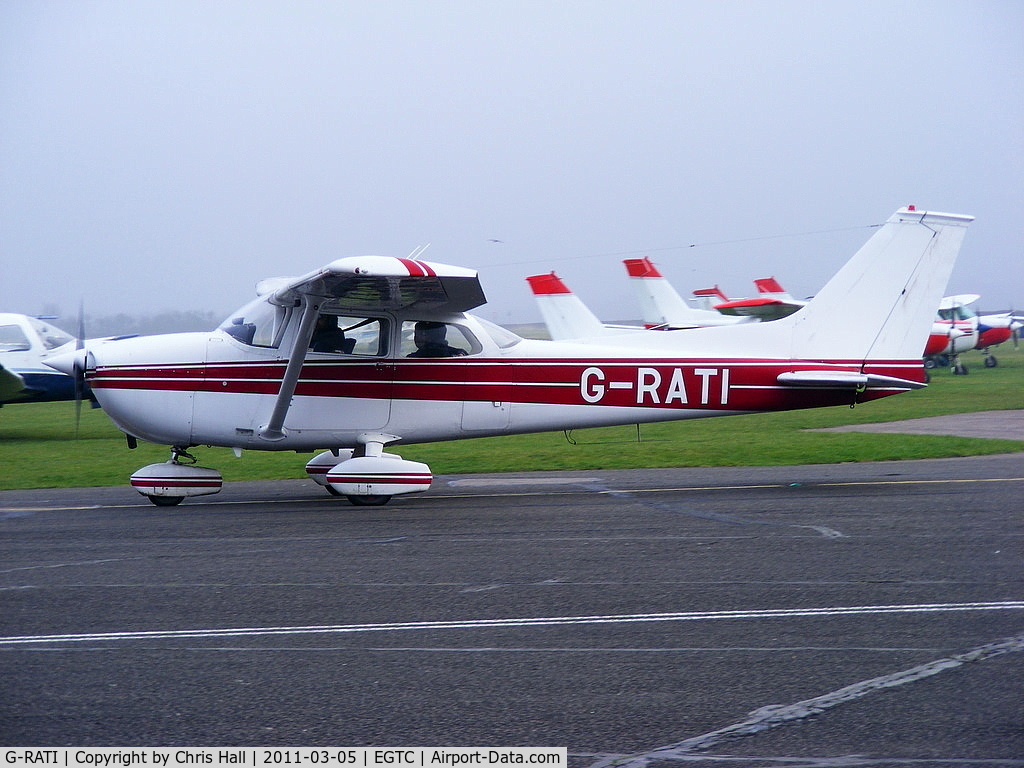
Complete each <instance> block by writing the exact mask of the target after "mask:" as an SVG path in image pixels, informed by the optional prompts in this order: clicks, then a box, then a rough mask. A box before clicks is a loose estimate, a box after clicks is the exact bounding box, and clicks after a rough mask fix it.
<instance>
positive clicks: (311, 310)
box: [51, 209, 973, 504]
mask: <svg viewBox="0 0 1024 768" xmlns="http://www.w3.org/2000/svg"><path fill="white" fill-rule="evenodd" d="M972 220H973V219H972V217H970V216H962V215H956V214H944V213H932V212H925V211H916V210H912V209H901V210H900V211H897V212H896V213H895V214H894V215H893V216H892V217H891V218H890V219H889V220H888V222H887V223H886V224H885V225H883V226H882V227H881V228H879V229H878V230H877V231H876V232H875V234H874V235H873V236H872V237H871V239H870V240H869V241H868V242H867V243H866V244H865V245H864V246H863V247H862V248H861V249H860V250H859V251H858V252H857V253H856V254H855V255H854V256H853V258H852V259H851V260H850V261H849V262H847V264H846V265H845V266H843V267H842V268H841V269H840V270H839V272H838V273H837V274H836V275H835V277H833V278H832V280H830V281H829V283H828V284H827V285H826V286H825V287H824V288H822V290H821V291H820V292H819V293H818V295H817V296H816V297H815V298H814V299H813V300H812V301H811V302H810V303H808V305H807V306H806V307H804V308H803V309H802V310H801V311H799V312H797V313H796V314H794V315H791V316H790V317H788V318H784V319H782V320H778V321H776V322H773V323H752V324H743V325H737V326H727V327H717V328H705V329H701V330H699V331H669V332H664V333H651V332H646V333H638V332H630V331H624V332H622V333H620V334H612V335H609V336H607V337H605V338H604V339H603V340H602V343H600V344H577V343H571V342H555V341H535V340H526V339H521V338H519V337H518V336H516V335H514V334H512V333H510V332H508V331H506V330H504V329H502V328H499V327H497V326H495V325H493V324H491V323H489V322H487V321H484V320H482V319H480V318H477V317H474V316H473V315H470V314H467V311H468V310H470V309H472V308H474V307H477V306H479V305H480V304H482V303H484V300H485V299H484V295H483V292H482V290H481V287H480V283H479V280H478V277H477V274H476V272H474V271H471V270H468V269H463V268H460V267H454V266H448V265H444V264H435V263H428V262H423V261H418V260H413V259H400V258H391V257H379V256H367V257H354V258H343V259H339V260H337V261H334V262H331V263H330V264H328V265H327V266H325V267H323V268H321V269H318V270H316V271H314V272H311V273H309V274H307V275H305V276H304V277H300V278H295V279H284V280H279V281H276V282H274V283H273V284H267V283H264V285H263V289H264V292H263V293H262V295H260V297H259V298H258V299H257V300H255V301H254V302H252V303H251V304H249V305H247V306H246V307H244V308H243V309H241V310H240V311H239V312H237V313H236V314H235V315H234V316H232V318H231V319H229V320H228V321H227V322H225V323H224V324H223V325H222V326H221V327H220V328H219V329H218V330H216V331H213V332H210V333H184V334H171V335H165V336H155V337H148V338H137V339H129V340H124V341H114V342H108V343H101V344H95V345H89V347H88V349H87V351H85V352H78V353H72V354H68V355H66V356H64V358H63V359H62V360H53V361H51V364H52V365H54V366H56V367H59V368H60V369H62V370H65V371H66V372H72V371H73V370H74V369H75V368H76V366H77V367H79V368H81V369H82V370H84V372H85V374H84V375H85V378H86V380H87V381H88V382H89V384H90V385H91V386H92V389H93V392H94V393H95V395H96V397H97V398H98V399H99V401H100V403H101V404H102V406H103V408H104V411H105V412H106V413H107V414H108V415H109V416H110V418H111V419H112V420H113V421H114V422H115V424H117V426H118V427H119V428H120V429H122V430H123V431H124V432H125V433H126V434H127V435H128V436H129V444H131V443H132V441H133V440H135V439H136V438H137V439H142V440H147V441H150V442H154V443H162V444H166V445H170V446H171V459H170V461H168V462H166V463H163V464H151V465H149V466H147V467H143V468H142V469H140V470H139V471H138V472H136V473H135V474H134V475H132V478H131V483H132V485H133V486H134V487H135V488H136V489H137V490H138V491H139V492H140V493H142V494H144V495H146V496H149V497H150V498H151V499H152V500H153V501H154V503H157V504H174V503H177V502H179V501H181V499H182V498H184V497H186V496H198V495H202V494H208V493H216V492H217V491H218V490H220V487H221V476H220V473H219V472H217V471H216V470H214V469H209V468H204V467H197V466H192V465H190V464H189V463H187V462H191V461H194V459H192V457H190V456H189V454H188V453H187V450H188V449H189V448H191V447H193V446H196V445H220V446H227V447H231V448H233V449H235V450H236V452H238V453H240V452H241V451H242V450H243V449H256V450H278V451H283V450H287V451H292V450H294V451H306V450H311V449H316V448H326V449H328V450H327V451H325V452H324V453H322V454H320V455H319V456H318V457H316V458H314V459H313V460H312V461H311V462H309V464H308V465H307V472H309V473H310V475H311V476H313V477H314V478H315V479H318V481H319V482H320V483H322V484H325V485H326V486H327V488H328V489H329V490H330V491H331V492H332V493H336V494H342V495H345V496H347V497H349V499H350V500H352V501H353V503H357V504H380V503H384V502H386V501H387V500H388V499H389V498H390V497H391V496H394V495H399V494H406V493H415V492H420V491H425V490H427V489H428V488H429V486H430V483H431V479H432V477H431V473H430V469H429V467H428V466H427V465H426V464H423V463H420V462H414V461H408V460H405V459H402V458H401V457H399V456H397V455H393V454H388V453H386V452H384V450H383V449H384V446H386V445H388V444H391V443H422V442H432V441H438V440H456V439H460V438H466V437H480V436H484V435H506V434H512V433H525V432H544V431H560V430H564V429H576V428H583V427H596V426H606V425H614V424H634V423H640V422H656V421H669V420H678V419H686V418H697V417H707V416H724V415H728V414H736V413H752V412H758V411H774V410H789V409H795V408H813V407H819V406H827V405H845V406H849V405H852V404H854V403H860V402H865V401H869V400H874V399H877V398H880V397H885V396H888V395H892V394H896V393H899V392H904V391H907V390H909V389H916V388H918V387H922V386H924V383H923V382H924V378H925V372H924V369H923V366H922V363H921V349H922V347H923V346H924V342H925V339H926V338H927V336H928V333H929V330H930V328H931V325H932V320H933V318H934V315H935V307H936V306H937V305H938V302H939V299H940V298H941V297H942V292H943V289H944V287H945V285H946V282H947V280H948V278H949V274H950V272H951V270H952V268H953V263H954V261H955V259H956V255H957V253H958V251H959V249H960V244H961V242H962V239H963V235H964V233H965V230H966V226H967V225H968V224H969V222H971V221H972ZM853 316H856V317H858V319H859V322H857V323H850V322H849V318H850V317H853ZM318 324H324V325H330V326H332V327H331V328H324V329H320V330H318V328H317V326H318ZM321 337H322V338H321ZM318 350H323V351H318Z"/></svg>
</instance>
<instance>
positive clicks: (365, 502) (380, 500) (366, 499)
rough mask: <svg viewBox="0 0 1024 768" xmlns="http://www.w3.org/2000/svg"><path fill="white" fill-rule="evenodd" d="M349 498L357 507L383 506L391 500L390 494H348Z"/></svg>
mask: <svg viewBox="0 0 1024 768" xmlns="http://www.w3.org/2000/svg"><path fill="white" fill-rule="evenodd" d="M347 498H348V500H349V501H350V502H351V503H352V504H355V505H356V506H357V507H383V506H384V505H385V504H387V503H388V502H389V501H391V497H390V496H380V495H376V496H348V497H347Z"/></svg>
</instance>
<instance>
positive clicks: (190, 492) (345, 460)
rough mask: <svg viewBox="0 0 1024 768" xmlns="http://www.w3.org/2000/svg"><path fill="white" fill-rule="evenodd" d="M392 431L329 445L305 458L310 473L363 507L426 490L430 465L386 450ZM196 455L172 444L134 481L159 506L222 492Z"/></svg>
mask: <svg viewBox="0 0 1024 768" xmlns="http://www.w3.org/2000/svg"><path fill="white" fill-rule="evenodd" d="M396 439H397V438H395V437H393V436H391V435H367V436H361V438H360V444H359V445H358V446H357V447H356V448H355V449H352V448H339V449H335V450H332V451H324V452H323V453H321V454H319V455H318V456H316V457H315V458H314V459H313V460H312V461H310V462H309V463H308V464H306V473H307V474H308V475H309V476H310V477H311V478H312V479H313V480H315V481H316V482H317V484H319V485H321V486H323V487H324V488H325V489H326V490H327V492H328V493H330V494H331V495H332V496H344V497H345V498H346V499H348V500H349V502H351V503H352V504H354V505H356V506H358V507H376V506H381V505H383V504H387V503H388V502H389V501H390V500H391V497H392V496H399V495H403V494H407V493H422V492H423V491H426V490H427V489H429V488H430V484H431V482H432V481H433V479H434V478H433V476H432V475H431V473H430V467H428V466H427V465H426V464H423V463H421V462H418V461H407V460H405V459H403V458H402V457H401V456H398V455H396V454H393V453H384V451H383V447H384V445H385V444H386V443H388V442H391V441H392V440H396ZM196 461H197V460H196V457H195V456H192V455H191V454H190V453H188V451H187V450H186V449H185V448H182V447H175V448H172V449H171V458H170V459H169V460H168V461H166V462H163V463H161V464H150V465H148V466H145V467H143V468H142V469H140V470H138V471H137V472H136V473H135V474H133V475H132V477H131V485H132V487H133V488H134V489H135V490H137V491H138V492H139V493H141V494H142V495H143V496H145V497H146V498H148V499H149V500H150V501H151V502H153V503H154V504H156V505H157V506H158V507H171V506H174V505H176V504H180V503H181V502H182V501H183V500H184V499H185V498H186V497H188V496H207V495H209V494H213V493H219V492H220V489H221V487H222V486H223V478H222V477H221V474H220V472H218V471H217V470H216V469H211V468H209V467H199V466H196Z"/></svg>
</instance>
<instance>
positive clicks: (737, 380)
mask: <svg viewBox="0 0 1024 768" xmlns="http://www.w3.org/2000/svg"><path fill="white" fill-rule="evenodd" d="M284 368H285V363H284V361H279V362H273V363H214V364H210V365H209V366H197V365H195V364H187V365H171V366H159V367H157V366H131V367H123V368H113V367H109V368H102V367H101V368H98V369H97V370H95V371H93V372H91V373H90V376H89V384H90V385H91V386H92V387H93V388H94V389H97V390H103V389H129V390H153V391H182V392H222V393H230V394H250V395H253V394H254V395H276V394H277V392H278V389H279V387H280V381H281V378H282V376H283V375H284ZM810 370H813V371H820V370H834V371H842V372H860V371H861V365H860V363H858V362H856V361H833V362H829V363H824V362H818V361H800V362H793V361H782V360H768V359H764V360H724V359H720V360H715V359H702V360H693V359H689V360H684V359H678V360H658V361H649V360H622V359H605V360H591V361H579V360H562V359H552V360H530V361H523V362H506V361H495V360H490V359H477V360H465V359H464V358H453V359H445V360H441V361H438V360H387V359H373V360H369V361H353V362H333V361H317V362H308V363H306V364H305V365H304V366H303V368H302V373H301V375H300V378H299V382H298V385H297V387H296V392H295V394H296V395H298V396H308V397H325V398H356V399H358V398H372V399H388V398H393V399H396V400H444V401H476V402H488V401H490V402H519V403H533V404H545V403H546V404H552V405H601V406H611V407H638V406H639V407H650V408H675V409H687V410H689V409H708V410H779V409H789V408H798V407H813V406H817V405H832V404H838V403H850V402H852V395H851V392H850V391H849V390H843V389H828V388H820V389H816V388H812V387H787V386H781V385H779V384H778V381H777V378H778V376H779V374H781V373H786V372H790V371H810ZM864 371H866V372H870V373H874V374H880V375H884V376H892V377H896V378H901V379H909V380H914V381H921V380H923V367H922V365H921V361H920V360H912V361H901V360H886V361H874V362H872V363H870V364H869V365H866V366H864ZM897 391H901V390H898V389H895V388H894V389H892V390H885V389H882V390H878V389H870V390H868V391H867V392H864V393H862V394H861V396H860V398H859V400H862V401H863V400H869V399H876V398H878V397H884V396H885V395H888V394H893V393H894V392H897Z"/></svg>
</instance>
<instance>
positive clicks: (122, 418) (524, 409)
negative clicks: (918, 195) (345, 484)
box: [88, 313, 923, 450]
mask: <svg viewBox="0 0 1024 768" xmlns="http://www.w3.org/2000/svg"><path fill="white" fill-rule="evenodd" d="M296 314H297V313H296ZM424 319H425V318H424V317H423V316H422V315H416V316H414V318H412V322H416V321H422V320H424ZM426 319H429V320H436V317H428V318H426ZM445 319H446V320H447V326H448V328H449V330H448V335H449V337H450V336H451V335H453V334H454V333H458V334H459V335H460V337H461V338H460V343H462V344H463V348H465V347H469V349H467V350H466V351H467V352H468V353H469V354H467V355H465V356H458V357H445V358H425V359H417V358H409V357H406V356H403V353H402V343H401V339H400V338H398V337H396V336H395V335H394V334H393V333H390V331H393V330H394V331H397V330H398V329H400V328H401V327H402V326H403V325H407V324H408V322H410V320H406V321H404V322H403V320H402V319H401V317H400V316H397V315H377V316H375V317H374V320H375V321H376V322H377V323H379V326H380V327H381V328H382V329H384V330H385V331H386V332H387V340H388V343H387V344H386V345H384V346H386V347H387V348H388V349H392V350H396V351H397V354H396V353H384V354H381V355H366V356H361V355H352V354H348V355H345V354H332V353H317V352H309V353H307V354H306V356H305V359H304V362H303V364H302V368H301V373H300V375H299V379H298V382H297V385H296V388H295V392H294V395H293V397H292V401H291V405H290V408H289V410H288V416H287V419H286V421H285V425H286V426H285V429H284V433H285V434H284V436H283V437H280V438H277V439H267V438H265V437H263V436H261V434H260V429H261V427H262V426H263V425H265V424H266V423H267V422H268V421H269V419H270V416H271V413H272V410H273V407H274V404H275V398H276V396H277V393H278V389H279V387H280V384H281V380H282V377H283V376H284V372H285V368H286V366H287V360H285V359H282V357H281V354H280V352H279V351H278V349H277V348H273V347H271V348H267V347H254V346H251V345H248V344H245V343H243V342H242V341H239V340H238V339H237V338H235V337H234V336H232V335H230V334H229V333H227V332H226V331H225V330H218V331H215V332H213V333H189V334H175V335H168V336H162V337H151V338H148V339H146V338H140V339H134V340H128V341H122V342H117V343H116V345H110V346H109V349H108V347H107V345H101V346H99V347H97V348H95V349H94V350H92V351H91V355H90V367H89V369H88V381H89V384H90V386H91V387H92V389H93V391H94V392H95V393H96V396H97V397H98V398H99V400H100V402H101V403H102V405H103V407H104V410H105V411H106V412H107V413H108V414H109V415H110V417H111V418H112V419H113V420H114V421H115V423H117V425H118V426H119V427H120V428H121V429H123V430H124V431H125V432H127V433H129V434H132V435H135V436H136V437H139V438H142V439H144V440H147V441H150V442H154V443H163V444H169V445H174V446H181V447H187V446H190V445H222V446H228V447H237V448H243V449H263V450H267V449H269V450H312V449H316V448H327V447H332V446H353V445H356V444H357V442H358V439H359V437H360V435H362V434H364V433H366V432H385V433H392V434H395V435H398V436H400V437H401V441H402V442H405V443H414V442H429V441H436V440H449V439H458V438H460V437H480V436H484V435H498V434H509V433H521V432H537V431H549V430H561V429H571V428H581V427H588V426H601V425H608V424H624V423H626V424H628V423H633V422H651V421H663V420H674V419H680V418H690V417H700V416H717V415H725V414H726V413H743V412H754V411H764V410H784V409H791V408H806V407H814V406H826V405H838V404H845V405H850V404H852V403H854V402H855V401H865V400H870V399H874V398H877V397H882V396H885V395H889V394H894V393H896V392H901V391H905V390H906V389H907V388H908V386H909V384H908V382H914V383H917V382H922V381H923V369H922V366H921V363H920V360H919V359H918V360H911V361H907V360H884V361H883V360H879V361H871V362H870V363H868V364H867V365H865V363H864V361H863V360H847V361H830V362H829V363H828V365H827V369H828V370H832V371H835V372H845V373H848V374H850V375H855V376H856V375H861V374H866V373H871V374H877V375H880V376H884V377H891V378H892V379H894V383H895V380H900V382H902V383H900V384H899V385H898V386H889V387H880V388H872V389H870V390H865V391H862V392H860V393H858V392H856V390H855V389H854V390H849V389H840V390H836V389H827V388H825V389H807V388H800V387H785V386H782V385H780V383H779V376H780V375H781V374H784V373H794V372H800V371H820V370H822V366H823V364H822V362H820V361H814V360H806V361H799V360H792V359H786V358H782V357H774V358H773V357H770V356H767V355H766V356H765V357H762V358H757V359H751V358H749V357H746V358H740V357H736V356H733V357H730V356H728V355H723V354H716V353H715V352H716V349H718V350H720V349H721V347H722V346H723V344H724V342H717V341H716V340H714V339H712V338H710V336H709V337H708V338H706V339H704V340H703V341H705V342H706V345H707V347H708V352H707V354H705V355H694V356H687V357H685V358H684V357H680V356H679V355H678V354H674V353H673V352H672V351H670V350H669V349H667V347H669V346H670V345H668V344H666V343H664V342H668V341H675V340H674V339H671V337H672V336H673V335H675V334H682V333H687V331H667V332H665V334H659V335H657V337H655V338H654V339H652V340H651V341H652V342H662V343H661V344H654V343H651V344H650V346H647V345H645V346H644V347H643V348H642V350H638V349H637V348H636V339H635V338H634V339H630V341H631V344H630V346H628V347H624V346H618V347H617V346H613V345H611V344H606V345H602V346H600V347H597V346H595V345H583V344H571V343H555V342H547V341H536V340H527V339H520V338H518V337H516V336H514V335H512V334H511V333H509V332H508V331H506V330H504V329H501V328H497V327H496V326H493V325H491V324H490V323H488V322H486V321H481V320H480V319H479V318H476V317H474V316H472V315H469V314H463V315H459V316H455V317H452V316H448V317H446V318H445ZM297 326H298V322H297V318H295V319H294V320H293V322H291V323H290V328H289V329H288V330H287V331H286V333H285V334H284V335H283V336H282V338H281V343H282V344H283V345H285V346H286V347H287V346H288V345H290V344H291V343H292V340H291V339H290V338H288V337H289V335H290V334H293V333H294V332H295V330H296V328H297ZM709 330H710V329H709ZM661 336H664V338H663V339H662V338H661ZM607 341H611V340H606V342H607ZM691 341H692V340H691ZM659 347H662V348H659ZM108 360H109V361H110V362H107V361H108ZM169 361H173V362H169Z"/></svg>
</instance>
